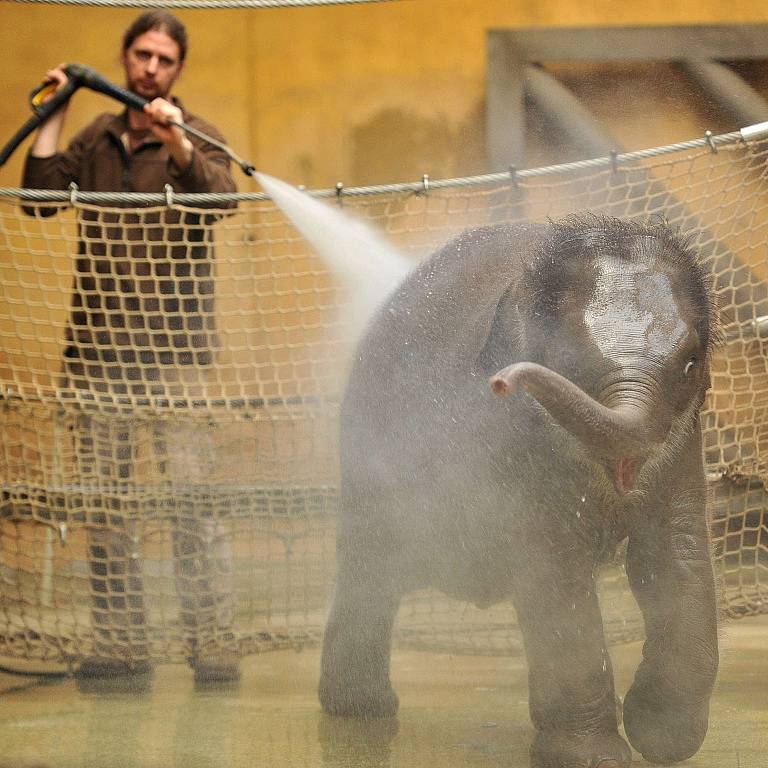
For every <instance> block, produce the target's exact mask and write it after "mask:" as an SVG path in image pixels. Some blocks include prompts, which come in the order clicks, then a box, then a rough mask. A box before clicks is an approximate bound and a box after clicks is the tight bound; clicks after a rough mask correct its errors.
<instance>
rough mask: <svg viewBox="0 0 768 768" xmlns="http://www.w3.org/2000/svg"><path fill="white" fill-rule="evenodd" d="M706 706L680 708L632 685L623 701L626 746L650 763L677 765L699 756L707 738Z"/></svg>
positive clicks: (674, 703) (707, 709) (675, 703)
mask: <svg viewBox="0 0 768 768" xmlns="http://www.w3.org/2000/svg"><path fill="white" fill-rule="evenodd" d="M708 718H709V704H708V702H704V703H703V704H700V705H699V706H683V705H681V704H680V703H679V702H674V701H671V700H665V699H664V698H663V697H660V696H658V695H654V694H653V693H650V692H648V691H641V690H640V689H639V688H638V687H637V686H635V685H633V686H632V687H631V688H630V689H629V692H628V693H627V696H626V698H625V699H624V731H625V733H626V734H627V738H628V739H629V743H630V744H631V745H632V746H633V747H634V748H635V749H636V750H637V751H638V752H639V753H640V754H641V755H642V756H643V757H644V758H645V759H646V760H648V761H649V762H651V763H677V762H680V761H681V760H687V759H688V758H689V757H691V756H692V755H695V754H696V752H698V750H699V747H700V746H701V743H702V742H703V741H704V737H705V736H706V735H707V724H708Z"/></svg>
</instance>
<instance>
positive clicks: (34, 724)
mask: <svg viewBox="0 0 768 768" xmlns="http://www.w3.org/2000/svg"><path fill="white" fill-rule="evenodd" d="M639 653H640V644H639V643H632V644H629V645H625V646H621V647H617V648H614V649H613V650H612V656H613V659H614V667H615V671H616V677H617V687H618V689H619V690H620V691H622V692H623V691H625V690H626V688H627V686H628V684H629V681H630V680H631V677H632V673H633V671H634V668H635V666H636V664H637V661H638V658H639ZM722 656H723V658H722V665H721V670H722V671H721V675H720V678H719V682H718V685H717V689H716V692H715V696H714V699H713V705H712V715H711V725H710V731H709V735H708V736H707V739H706V741H705V742H704V746H703V747H702V749H701V751H700V752H699V754H698V755H696V757H694V758H692V759H691V760H689V761H688V762H686V763H685V764H684V765H685V766H686V768H766V766H768V687H767V685H766V683H767V682H768V617H761V618H757V619H745V620H743V621H740V622H734V623H732V624H730V625H729V626H728V627H727V628H726V629H725V631H724V640H723V654H722ZM318 658H319V650H318V649H310V650H305V651H302V652H300V653H295V652H293V651H279V652H275V653H271V654H265V655H262V656H251V657H249V658H247V659H246V660H245V663H244V674H243V679H242V682H241V683H240V685H239V686H238V687H235V688H229V689H220V688H208V689H203V688H196V687H195V685H194V683H193V680H192V672H191V670H190V669H189V668H187V667H185V666H180V665H168V666H163V667H159V668H158V669H157V670H155V673H154V675H153V676H152V677H151V678H149V679H144V681H143V682H144V683H145V685H144V691H143V692H127V691H119V690H115V689H114V686H112V690H103V689H99V688H98V687H96V686H94V685H91V686H90V688H89V690H87V691H86V690H81V689H78V686H77V685H76V683H75V681H74V680H73V679H71V678H65V679H60V680H50V681H48V682H47V683H44V684H41V683H38V682H37V681H36V680H35V679H33V678H23V677H18V676H6V675H0V745H1V746H0V768H43V767H46V768H47V767H48V766H50V767H51V768H53V767H55V768H161V767H162V768H169V767H170V768H219V766H221V767H222V768H223V767H224V766H226V767H227V768H240V767H241V766H243V767H245V766H248V768H254V767H258V766H269V767H270V768H288V767H291V768H292V767H294V766H297V767H298V766H302V767H307V766H309V767H312V766H318V767H319V768H422V767H427V766H429V767H430V768H432V767H433V766H439V767H440V768H453V767H454V766H457V767H458V766H473V767H476V768H485V767H486V766H510V767H517V766H519V767H520V768H526V767H527V765H528V743H529V741H530V739H531V736H532V731H531V726H530V724H529V721H528V710H527V681H526V667H525V662H524V660H523V659H522V658H519V657H508V656H507V657H504V656H496V657H491V656H484V657H477V656H460V655H448V654H437V653H427V652H418V651H396V652H395V654H394V657H393V676H394V682H395V687H396V689H397V690H398V693H399V694H400V701H401V708H400V714H399V715H398V717H397V718H396V719H390V720H378V721H370V722H360V721H356V720H345V719H342V718H331V717H328V716H325V715H323V714H322V713H321V711H320V708H319V705H318V704H317V700H316V697H315V687H316V683H317V670H318ZM9 663H10V662H9ZM102 688H103V687H102ZM635 764H636V765H638V766H641V765H647V763H644V762H643V761H642V760H641V759H640V758H639V757H637V756H636V758H635Z"/></svg>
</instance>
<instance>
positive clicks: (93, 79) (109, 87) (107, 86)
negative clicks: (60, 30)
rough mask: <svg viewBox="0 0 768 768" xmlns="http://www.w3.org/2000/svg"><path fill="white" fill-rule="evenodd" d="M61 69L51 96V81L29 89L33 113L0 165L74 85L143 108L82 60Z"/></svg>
mask: <svg viewBox="0 0 768 768" xmlns="http://www.w3.org/2000/svg"><path fill="white" fill-rule="evenodd" d="M63 69H64V72H65V73H66V75H67V82H66V83H65V84H64V86H62V88H60V89H59V90H58V91H56V92H55V93H53V96H51V98H50V99H48V100H47V101H44V99H45V97H46V96H48V95H49V94H51V93H52V92H53V91H54V89H55V88H56V84H55V83H43V84H42V85H40V86H38V87H37V88H35V89H34V90H33V91H32V93H30V95H29V103H30V105H31V107H32V111H33V112H34V113H35V114H34V115H33V116H32V117H31V118H30V119H29V120H27V122H26V123H24V125H22V126H21V128H20V129H19V130H18V131H17V132H16V134H15V135H14V136H13V137H12V138H11V140H10V141H9V142H8V143H7V144H6V145H5V146H4V147H3V149H2V150H0V166H3V165H4V164H5V162H6V160H7V159H8V158H9V157H10V156H11V155H12V154H13V152H14V150H15V149H16V147H18V146H19V144H21V142H22V141H24V139H25V138H26V137H27V136H28V135H29V134H30V133H32V131H34V130H35V129H36V128H37V127H38V126H39V125H40V124H41V123H43V122H44V121H45V120H46V119H47V118H48V117H49V116H50V115H52V114H53V113H54V112H55V111H56V110H57V109H58V108H59V107H60V106H61V105H62V104H63V103H64V102H65V101H67V100H68V99H69V98H70V96H72V94H73V93H74V92H75V91H76V90H77V89H78V88H90V89H91V90H92V91H98V92H99V93H103V94H105V95H106V96H111V97H112V98H113V99H116V100H117V101H121V102H122V103H123V104H125V105H126V106H127V107H129V108H130V109H135V110H136V111H137V112H143V111H144V106H145V105H146V104H147V103H148V101H147V99H144V98H142V97H141V96H138V95H137V94H135V93H132V92H131V91H128V90H126V89H125V88H121V87H120V86H119V85H115V84H114V83H111V82H110V81H109V80H107V79H106V78H105V77H102V76H101V75H100V74H99V73H98V72H96V71H95V70H93V69H91V68H90V67H86V66H84V65H82V64H67V65H66V66H65V67H64V68H63ZM168 123H169V124H170V125H175V126H176V127H177V128H181V130H182V131H184V132H186V133H189V134H191V135H192V136H196V137H197V138H198V139H201V140H202V141H207V142H208V143H209V144H213V146H214V147H217V148H218V149H220V150H222V152H225V153H226V155H227V156H228V157H229V158H230V159H231V160H233V161H234V162H235V163H237V164H238V165H239V166H240V168H241V169H242V171H243V173H245V174H246V175H247V176H253V175H254V174H255V173H256V168H255V167H254V166H253V165H252V164H251V163H249V162H248V161H247V160H243V158H242V157H240V156H239V155H237V154H236V153H235V152H234V151H233V150H232V149H231V148H230V147H228V146H227V145H226V144H223V143H222V142H220V141H218V140H217V139H214V138H213V137H212V136H209V135H208V134H207V133H203V132H202V131H200V130H198V129H197V128H193V127H192V126H191V125H187V123H183V122H180V121H179V122H177V121H176V120H169V121H168Z"/></svg>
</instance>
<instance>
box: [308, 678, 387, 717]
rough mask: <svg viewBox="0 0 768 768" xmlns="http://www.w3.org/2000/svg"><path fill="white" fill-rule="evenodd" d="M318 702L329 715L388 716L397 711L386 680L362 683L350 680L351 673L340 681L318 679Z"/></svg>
mask: <svg viewBox="0 0 768 768" xmlns="http://www.w3.org/2000/svg"><path fill="white" fill-rule="evenodd" d="M318 693H319V697H320V704H321V705H322V707H323V709H324V710H325V711H326V712H327V713H328V714H329V715H340V716H342V717H360V718H364V719H370V718H374V717H392V716H393V715H395V714H396V713H397V708H398V705H399V701H398V698H397V694H396V693H395V692H394V690H392V686H391V685H390V684H389V683H386V684H385V685H365V684H361V683H360V681H357V682H353V679H352V676H351V675H349V676H345V679H344V680H337V679H330V676H328V675H323V676H322V677H321V678H320V688H319V691H318Z"/></svg>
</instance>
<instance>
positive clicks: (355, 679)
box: [319, 562, 400, 718]
mask: <svg viewBox="0 0 768 768" xmlns="http://www.w3.org/2000/svg"><path fill="white" fill-rule="evenodd" d="M399 603H400V594H399V592H397V591H396V590H395V589H394V583H393V580H392V578H391V577H388V576H386V575H385V574H384V573H382V571H381V570H379V566H378V565H377V563H375V562H368V563H366V564H365V566H363V565H362V564H361V565H359V566H358V567H355V566H351V565H349V564H347V565H345V564H344V563H343V562H341V563H340V567H339V573H338V576H337V584H336V590H335V594H334V599H333V606H332V608H331V613H330V616H329V618H328V623H327V624H326V628H325V635H324V638H323V653H322V661H321V674H320V689H319V696H320V703H321V704H322V706H323V709H324V710H325V711H326V712H328V713H330V714H333V715H344V716H352V717H363V718H368V717H388V716H391V715H394V714H395V713H396V712H397V706H398V701H397V695H396V694H395V692H394V691H393V690H392V685H391V683H390V680H389V662H390V645H391V642H392V626H393V624H394V621H395V616H396V614H397V609H398V606H399Z"/></svg>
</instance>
